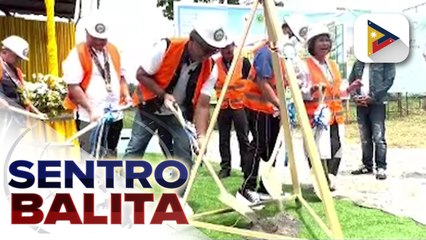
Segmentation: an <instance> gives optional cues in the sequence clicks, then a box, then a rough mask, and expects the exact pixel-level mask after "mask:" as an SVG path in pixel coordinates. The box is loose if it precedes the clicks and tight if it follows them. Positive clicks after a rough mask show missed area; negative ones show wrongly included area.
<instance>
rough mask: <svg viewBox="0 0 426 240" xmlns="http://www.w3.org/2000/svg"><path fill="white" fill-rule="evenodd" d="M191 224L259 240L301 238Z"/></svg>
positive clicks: (199, 223) (219, 226)
mask: <svg viewBox="0 0 426 240" xmlns="http://www.w3.org/2000/svg"><path fill="white" fill-rule="evenodd" d="M188 222H189V224H191V225H192V226H194V227H197V228H205V229H209V230H214V231H219V232H226V233H231V234H235V235H239V236H245V237H249V238H257V239H300V238H291V237H287V236H283V235H278V234H269V233H263V232H256V231H252V230H246V229H239V228H234V227H228V226H223V225H216V224H212V223H205V222H199V221H193V220H188Z"/></svg>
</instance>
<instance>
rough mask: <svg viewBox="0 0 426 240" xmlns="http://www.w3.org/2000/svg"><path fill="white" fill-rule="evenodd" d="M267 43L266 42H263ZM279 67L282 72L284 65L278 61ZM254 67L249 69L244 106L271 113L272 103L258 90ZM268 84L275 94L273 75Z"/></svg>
mask: <svg viewBox="0 0 426 240" xmlns="http://www.w3.org/2000/svg"><path fill="white" fill-rule="evenodd" d="M265 44H267V42H265ZM260 49H261V48H258V49H256V50H255V54H256V53H257V52H258V51H259V50H260ZM280 65H281V68H282V70H283V73H284V66H283V64H282V62H281V61H280ZM256 78H257V77H256V69H255V68H254V67H252V68H251V69H250V74H249V79H248V81H247V83H246V89H245V90H246V91H245V99H244V106H245V107H247V108H249V109H251V110H253V111H259V112H263V113H266V114H272V113H274V108H273V104H272V103H271V102H269V101H268V100H267V99H266V97H264V96H263V94H262V91H261V90H260V87H259V85H258V84H257V83H256V81H257V79H256ZM268 82H269V84H270V85H271V87H272V89H273V90H274V92H275V94H277V89H276V79H275V77H274V76H273V77H272V78H271V79H269V80H268Z"/></svg>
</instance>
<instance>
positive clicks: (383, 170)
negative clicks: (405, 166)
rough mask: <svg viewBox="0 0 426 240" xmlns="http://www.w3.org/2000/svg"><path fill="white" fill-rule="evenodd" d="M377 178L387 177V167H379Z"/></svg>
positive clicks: (383, 178)
mask: <svg viewBox="0 0 426 240" xmlns="http://www.w3.org/2000/svg"><path fill="white" fill-rule="evenodd" d="M376 179H377V180H385V179H386V172H385V169H383V168H379V169H377V173H376Z"/></svg>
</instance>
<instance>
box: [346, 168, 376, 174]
mask: <svg viewBox="0 0 426 240" xmlns="http://www.w3.org/2000/svg"><path fill="white" fill-rule="evenodd" d="M370 173H373V169H371V168H367V167H366V166H362V167H361V168H360V169H358V170H355V171H352V172H351V174H353V175H361V174H370Z"/></svg>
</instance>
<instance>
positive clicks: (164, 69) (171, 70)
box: [133, 38, 214, 108]
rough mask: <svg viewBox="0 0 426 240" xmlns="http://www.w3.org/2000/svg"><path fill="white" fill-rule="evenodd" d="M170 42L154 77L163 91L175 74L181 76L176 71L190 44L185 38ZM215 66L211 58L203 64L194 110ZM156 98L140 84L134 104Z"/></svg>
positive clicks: (193, 100) (174, 39)
mask: <svg viewBox="0 0 426 240" xmlns="http://www.w3.org/2000/svg"><path fill="white" fill-rule="evenodd" d="M169 40H170V45H169V46H168V48H167V50H166V52H165V54H164V58H163V61H162V63H161V65H160V68H159V69H158V71H157V73H155V74H154V76H153V79H154V80H155V82H156V83H157V84H158V86H159V87H160V88H162V89H166V88H167V86H168V85H169V84H170V82H171V81H172V79H173V77H174V76H175V74H179V73H178V72H176V71H177V68H178V66H179V63H180V61H181V58H182V56H183V53H184V50H185V46H186V44H187V43H188V39H185V38H171V39H169ZM213 64H214V62H213V60H212V59H211V58H208V59H206V60H204V61H203V63H202V66H201V71H200V75H199V76H198V80H197V85H196V87H195V93H194V97H193V98H192V104H193V106H194V108H195V106H196V105H197V102H198V98H199V97H200V94H201V89H202V87H203V85H204V83H205V82H206V81H207V80H208V79H209V77H210V74H211V71H212V69H213ZM155 97H157V96H156V95H155V93H153V92H152V91H151V90H149V89H148V88H147V87H144V86H142V84H141V83H139V84H138V87H137V89H136V90H135V92H134V93H133V104H134V105H135V106H137V105H139V104H144V103H145V101H148V100H151V99H154V98H155Z"/></svg>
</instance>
